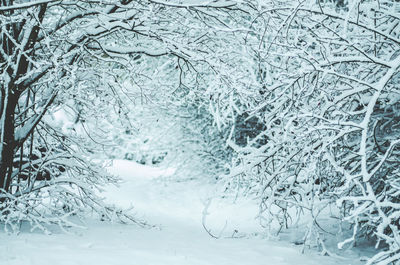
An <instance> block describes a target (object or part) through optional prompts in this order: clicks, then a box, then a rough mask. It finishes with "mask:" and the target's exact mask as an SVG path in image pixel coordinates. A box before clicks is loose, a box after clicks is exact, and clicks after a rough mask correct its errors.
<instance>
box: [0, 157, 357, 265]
mask: <svg viewBox="0 0 400 265" xmlns="http://www.w3.org/2000/svg"><path fill="white" fill-rule="evenodd" d="M110 171H111V172H112V173H113V174H118V175H120V176H121V178H122V179H123V184H122V185H120V187H107V188H106V191H105V193H104V196H105V197H106V198H107V200H108V201H109V202H111V203H115V204H117V205H119V206H122V207H130V206H132V205H133V206H134V209H135V211H136V213H137V217H138V218H142V219H145V220H146V221H147V222H148V223H150V224H153V225H155V226H154V227H153V228H141V227H138V226H136V225H123V224H116V223H108V222H101V221H96V220H92V219H89V220H88V221H87V223H86V226H87V227H88V228H87V229H80V230H71V233H69V234H66V233H63V232H60V233H53V234H52V235H44V234H42V233H39V232H37V233H30V232H27V231H25V230H24V229H23V228H22V231H21V233H20V234H19V235H14V234H12V235H8V234H5V233H4V232H1V233H0V257H1V259H0V264H1V265H30V264H32V265H35V264H38V265H39V264H40V265H47V264H49V265H50V264H51V265H54V264H57V265H64V264H65V265H75V264H82V265H86V264H96V265H103V264H104V265H113V264H115V265H124V264H126V265H197V264H198V265H224V264H227V265H236V264H238V265H239V264H240V265H246V264H252V265H253V264H254V265H267V264H270V265H284V264H299V265H300V264H304V265H306V264H307V265H313V264H326V265H330V264H332V265H333V264H335V265H340V264H361V263H360V261H358V260H356V259H355V258H353V259H349V258H340V259H339V258H332V257H326V256H321V255H319V254H318V253H317V252H316V251H307V252H306V254H301V247H300V246H295V245H293V244H292V243H290V242H286V241H277V240H271V239H267V238H265V236H264V233H263V230H262V229H261V227H260V226H259V225H258V223H257V220H256V219H255V218H254V213H255V212H257V206H256V205H255V203H254V202H252V201H251V200H246V199H237V200H236V202H235V203H232V201H231V199H222V198H218V197H216V192H217V190H216V188H215V185H214V184H212V183H208V182H207V181H205V180H193V181H185V182H176V181H172V180H169V179H172V178H173V174H174V171H175V170H174V169H171V168H170V169H159V168H153V167H149V166H144V165H139V164H136V163H134V162H130V161H122V160H116V161H114V162H113V165H112V166H111V167H110ZM209 202H210V203H209ZM208 203H209V207H208V208H206V210H207V212H208V213H209V215H207V218H206V220H205V221H206V227H207V228H208V229H210V231H211V233H212V234H214V235H217V236H220V237H219V239H216V238H213V237H211V236H210V235H208V233H207V232H206V231H205V230H204V229H203V226H202V217H203V214H202V213H203V211H204V209H205V206H206V205H208Z"/></svg>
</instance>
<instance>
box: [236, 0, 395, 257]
mask: <svg viewBox="0 0 400 265" xmlns="http://www.w3.org/2000/svg"><path fill="white" fill-rule="evenodd" d="M252 4H253V5H252ZM250 6H252V10H253V13H252V14H253V16H252V18H251V19H250V20H251V21H252V23H251V25H250V29H249V34H248V36H247V39H246V44H247V45H248V46H249V47H251V48H249V49H248V50H247V51H248V53H249V58H252V59H253V62H254V65H255V67H254V68H253V69H254V76H255V80H256V81H257V82H253V85H252V86H251V87H249V89H248V90H243V91H238V90H237V91H236V92H237V94H238V95H239V96H236V98H237V102H240V104H239V105H241V106H245V107H246V109H248V110H250V112H249V114H248V117H247V120H250V119H252V118H253V117H254V118H255V119H257V121H260V122H262V123H263V126H264V127H260V129H261V132H260V133H259V134H258V135H257V136H252V137H249V138H248V142H247V144H246V145H245V146H243V141H242V140H241V141H237V139H236V142H235V139H234V138H233V137H232V140H231V141H230V146H231V147H232V148H233V149H234V150H235V151H236V153H237V156H236V158H235V159H234V162H233V166H232V169H231V172H230V175H229V178H230V179H231V181H229V183H230V185H232V186H235V187H236V186H237V185H239V187H246V189H247V191H248V192H252V193H255V194H257V196H259V197H260V198H261V204H260V212H261V215H262V216H264V217H266V218H267V221H266V222H267V224H268V223H270V222H272V220H278V222H279V223H280V224H281V226H282V227H285V226H287V225H288V222H289V221H290V218H293V217H294V216H292V214H290V213H291V211H290V209H291V208H292V209H296V210H297V212H298V213H299V212H305V211H306V212H309V213H310V214H311V216H313V218H314V221H313V222H314V224H316V225H317V224H318V215H319V214H320V213H321V211H323V209H325V208H326V207H327V206H329V205H337V207H339V208H340V213H341V216H340V218H341V219H342V220H345V221H348V222H350V223H352V224H353V229H354V236H353V237H352V238H349V239H348V240H346V241H344V242H342V243H340V244H339V247H343V245H344V244H347V243H351V242H354V241H356V240H357V239H358V238H360V237H368V238H370V239H373V240H375V242H376V245H377V247H382V249H381V251H380V252H379V254H377V255H376V256H374V257H373V258H372V259H370V260H369V261H368V264H375V263H376V264H391V263H393V262H398V261H399V260H400V232H399V229H400V223H399V220H400V201H399V198H400V197H399V196H400V185H399V179H400V178H399V161H400V160H399V159H400V157H399V154H400V149H399V148H400V146H399V143H400V139H399V135H400V131H399V128H398V121H399V113H400V112H399V104H398V101H399V97H400V94H399V93H400V90H399V81H400V80H399V79H400V73H399V72H400V36H399V32H400V29H399V23H400V4H399V2H398V1H389V0H387V1H349V2H348V3H347V4H346V5H345V6H344V7H338V6H337V5H336V4H334V3H330V2H328V1H324V2H322V1H302V2H296V1H271V2H269V1H259V2H258V3H252V2H251V3H250ZM257 83H258V84H257ZM237 115H240V112H238V113H237Z"/></svg>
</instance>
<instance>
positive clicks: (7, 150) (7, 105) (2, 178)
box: [0, 90, 18, 192]
mask: <svg viewBox="0 0 400 265" xmlns="http://www.w3.org/2000/svg"><path fill="white" fill-rule="evenodd" d="M2 94H5V93H4V92H3V93H2ZM8 94H9V95H8V96H7V94H5V95H2V100H1V101H2V104H1V105H2V106H3V110H2V111H1V119H0V124H1V126H2V127H1V128H0V130H1V132H0V137H1V140H2V141H3V143H2V144H0V145H1V146H2V148H1V152H0V155H1V159H0V188H2V191H3V192H9V189H10V183H11V176H12V165H13V159H14V151H15V140H14V133H15V120H14V115H15V107H16V105H17V102H18V96H17V95H16V94H14V92H13V91H12V90H9V92H8Z"/></svg>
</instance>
